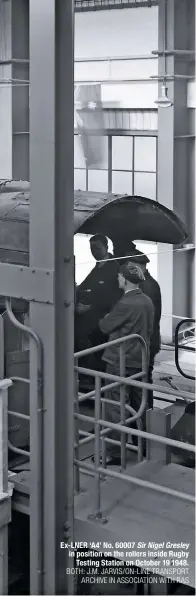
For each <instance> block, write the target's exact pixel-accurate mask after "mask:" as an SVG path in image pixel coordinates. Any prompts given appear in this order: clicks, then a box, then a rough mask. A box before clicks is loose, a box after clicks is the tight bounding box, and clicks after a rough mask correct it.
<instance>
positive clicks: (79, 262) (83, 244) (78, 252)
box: [74, 234, 157, 285]
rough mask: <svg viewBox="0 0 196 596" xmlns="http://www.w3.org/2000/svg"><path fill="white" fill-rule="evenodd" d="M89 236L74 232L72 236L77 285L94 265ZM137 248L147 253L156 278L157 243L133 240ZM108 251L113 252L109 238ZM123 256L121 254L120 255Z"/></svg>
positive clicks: (149, 266)
mask: <svg viewBox="0 0 196 596" xmlns="http://www.w3.org/2000/svg"><path fill="white" fill-rule="evenodd" d="M89 239H90V236H87V235H86V236H85V235H84V234H76V236H75V237H74V253H75V265H76V272H75V273H76V283H77V284H78V285H79V284H80V283H82V281H83V279H85V278H86V277H87V275H88V274H89V273H90V271H91V269H92V268H93V267H94V265H95V260H94V259H93V257H92V254H91V251H90V245H89ZM135 244H136V247H137V249H138V250H140V251H141V252H143V253H144V254H147V255H149V259H150V263H149V265H148V269H149V272H150V273H151V275H152V276H153V277H154V278H155V279H157V244H155V243H153V244H151V243H150V242H137V241H136V242H135ZM109 251H110V252H113V247H112V242H111V240H109ZM122 256H123V255H122Z"/></svg>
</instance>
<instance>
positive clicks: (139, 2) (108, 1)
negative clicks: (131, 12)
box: [75, 0, 158, 12]
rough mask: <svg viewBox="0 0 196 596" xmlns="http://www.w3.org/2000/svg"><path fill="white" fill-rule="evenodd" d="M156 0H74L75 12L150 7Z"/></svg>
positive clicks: (155, 3) (155, 4)
mask: <svg viewBox="0 0 196 596" xmlns="http://www.w3.org/2000/svg"><path fill="white" fill-rule="evenodd" d="M157 4H158V0H127V1H126V0H75V12H88V11H98V10H113V9H114V8H116V9H118V10H119V9H121V8H141V7H145V8H151V7H152V6H157Z"/></svg>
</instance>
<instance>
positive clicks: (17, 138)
mask: <svg viewBox="0 0 196 596" xmlns="http://www.w3.org/2000/svg"><path fill="white" fill-rule="evenodd" d="M28 23H29V2H28V1H27V0H17V2H16V1H15V2H14V1H13V0H7V1H6V2H1V3H0V61H1V65H0V79H1V80H12V79H15V80H17V79H20V81H21V80H28V78H29V64H28V58H29V26H28ZM17 58H18V61H17V60H16V59H17ZM19 59H21V60H19ZM22 59H24V60H22ZM25 59H26V60H25ZM0 113H1V143H0V178H13V179H15V180H22V179H23V180H28V179H29V138H28V135H27V134H25V133H26V132H28V131H29V89H28V86H25V87H24V86H23V85H22V86H21V85H18V84H17V83H15V85H14V86H13V85H12V84H11V83H8V84H7V85H5V86H2V88H1V94H0Z"/></svg>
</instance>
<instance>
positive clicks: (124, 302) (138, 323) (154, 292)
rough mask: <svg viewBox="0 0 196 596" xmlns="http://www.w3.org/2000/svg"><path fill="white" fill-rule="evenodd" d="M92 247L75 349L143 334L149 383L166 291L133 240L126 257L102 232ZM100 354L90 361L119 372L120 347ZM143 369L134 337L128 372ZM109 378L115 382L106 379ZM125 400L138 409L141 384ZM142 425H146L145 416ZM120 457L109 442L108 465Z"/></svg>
mask: <svg viewBox="0 0 196 596" xmlns="http://www.w3.org/2000/svg"><path fill="white" fill-rule="evenodd" d="M90 248H91V253H92V255H93V257H94V258H95V260H96V265H95V267H94V269H93V270H92V271H91V272H90V274H89V275H88V276H87V278H86V279H85V280H84V281H83V282H82V284H81V285H80V286H79V288H77V289H76V301H75V329H76V335H75V343H76V345H75V350H76V351H78V350H81V349H85V348H86V347H90V346H95V345H99V344H101V343H105V342H107V339H108V341H112V340H114V339H119V338H122V337H125V336H128V335H133V334H137V335H140V336H141V337H142V338H143V339H144V341H145V343H146V346H147V350H148V363H147V364H148V382H149V383H152V373H153V367H154V359H155V356H156V354H157V353H158V352H159V350H160V318H161V293H160V287H159V285H158V283H157V282H156V281H155V280H154V279H153V277H151V275H150V273H149V271H148V270H147V267H146V266H147V263H149V259H148V257H147V256H146V255H144V254H142V253H141V252H140V251H138V250H136V247H135V245H134V244H133V243H130V247H129V248H130V249H128V250H126V251H124V255H123V257H124V258H123V259H122V260H120V259H119V260H118V258H117V259H115V258H113V255H111V254H110V253H109V251H108V240H107V238H106V237H105V236H102V235H101V234H96V235H95V236H93V237H92V238H91V239H90ZM114 256H115V247H114ZM120 256H122V255H120ZM126 257H127V258H126ZM98 354H99V356H98V355H97V354H96V362H94V365H93V362H92V363H91V367H92V368H95V369H98V368H99V370H102V371H106V372H107V373H108V374H113V375H119V374H120V350H119V347H118V346H110V345H108V347H106V349H105V350H104V353H102V354H101V352H99V353H98ZM88 368H89V365H88ZM141 370H142V349H141V342H140V341H139V340H137V339H131V340H129V341H127V342H126V343H125V371H126V376H129V377H130V376H132V375H134V374H136V373H138V372H140V371H141ZM109 382H111V381H107V383H109ZM107 398H108V399H110V400H113V401H116V402H120V388H119V386H118V387H114V388H112V389H110V390H108V392H107ZM126 401H127V403H130V405H131V406H132V407H133V408H134V409H135V410H136V411H138V410H139V407H140V405H141V389H140V388H138V387H130V388H129V389H128V388H127V387H126ZM152 407H153V392H152V391H149V392H148V408H152ZM106 419H107V420H109V421H110V422H113V423H118V422H119V420H120V407H115V406H112V405H111V404H107V405H106ZM143 428H144V429H145V415H144V416H143ZM110 437H111V438H113V439H117V440H119V434H118V432H117V433H116V432H115V431H112V433H111V435H110ZM119 462H120V448H119V446H118V445H115V444H113V443H109V447H108V451H107V460H106V463H107V465H112V464H118V463H119Z"/></svg>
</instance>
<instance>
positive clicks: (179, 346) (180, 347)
mask: <svg viewBox="0 0 196 596" xmlns="http://www.w3.org/2000/svg"><path fill="white" fill-rule="evenodd" d="M185 323H189V324H190V323H195V319H184V320H183V321H180V322H179V323H178V325H177V327H176V330H175V365H176V368H177V370H178V372H179V373H180V375H182V377H185V379H190V380H191V381H195V377H194V376H193V375H188V374H187V373H185V372H184V371H183V370H182V368H181V366H180V363H179V350H185V351H187V352H195V347H193V346H192V347H191V346H187V345H186V344H184V343H179V331H180V329H181V327H182V325H184V324H185ZM186 331H188V329H186Z"/></svg>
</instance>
